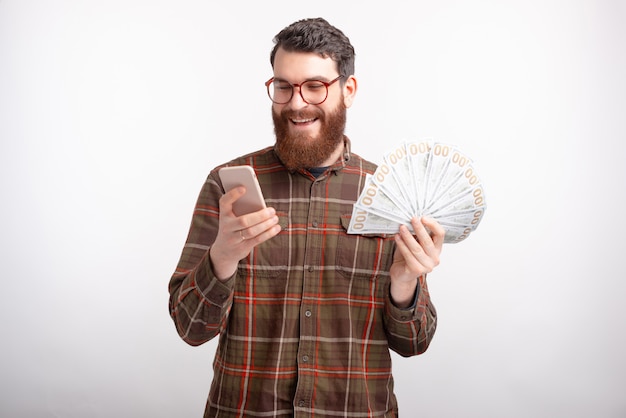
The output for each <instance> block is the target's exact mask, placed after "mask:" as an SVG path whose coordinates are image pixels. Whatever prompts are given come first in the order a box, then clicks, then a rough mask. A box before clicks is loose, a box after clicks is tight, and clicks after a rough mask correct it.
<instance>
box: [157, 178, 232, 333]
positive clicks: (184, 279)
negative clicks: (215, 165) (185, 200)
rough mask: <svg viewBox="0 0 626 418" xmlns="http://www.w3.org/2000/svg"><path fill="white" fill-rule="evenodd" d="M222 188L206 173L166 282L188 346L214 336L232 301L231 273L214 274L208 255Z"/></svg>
mask: <svg viewBox="0 0 626 418" xmlns="http://www.w3.org/2000/svg"><path fill="white" fill-rule="evenodd" d="M221 195H222V191H221V188H220V186H219V185H218V183H217V182H216V181H215V180H214V179H213V178H212V175H209V177H208V179H207V181H206V182H205V184H204V186H203V187H202V190H201V191H200V196H199V197H198V201H197V203H196V206H195V209H194V212H193V216H192V221H191V226H190V229H189V234H188V236H187V240H186V242H185V246H184V248H183V251H182V254H181V257H180V260H179V262H178V265H177V267H176V271H175V272H174V274H173V275H172V277H171V279H170V283H169V294H170V298H169V311H170V316H171V317H172V319H173V320H174V323H175V325H176V330H177V331H178V334H179V335H180V337H181V338H182V339H183V340H184V341H185V342H187V343H188V344H190V345H200V344H203V343H205V342H207V341H209V340H210V339H212V338H213V337H215V336H216V335H217V334H218V333H219V332H220V329H221V328H222V327H223V325H224V324H225V320H226V317H227V316H228V312H229V311H230V306H231V304H232V290H233V284H234V280H235V279H234V275H233V277H231V278H229V279H228V280H226V281H220V280H218V279H217V278H216V277H215V274H214V273H213V269H212V266H211V261H210V258H209V251H210V247H211V244H212V243H213V242H214V240H215V236H216V235H217V228H218V221H219V198H220V197H221Z"/></svg>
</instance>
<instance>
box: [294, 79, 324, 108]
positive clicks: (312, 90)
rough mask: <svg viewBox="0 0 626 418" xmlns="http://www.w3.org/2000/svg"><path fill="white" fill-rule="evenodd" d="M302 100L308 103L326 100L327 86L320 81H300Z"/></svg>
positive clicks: (314, 103) (318, 102)
mask: <svg viewBox="0 0 626 418" xmlns="http://www.w3.org/2000/svg"><path fill="white" fill-rule="evenodd" d="M300 91H301V92H302V97H303V98H304V101H305V102H307V103H309V104H313V105H316V104H320V103H322V102H323V101H324V100H326V96H327V95H328V88H327V87H326V84H324V83H322V82H321V81H315V80H310V81H306V82H304V83H302V86H301V87H300Z"/></svg>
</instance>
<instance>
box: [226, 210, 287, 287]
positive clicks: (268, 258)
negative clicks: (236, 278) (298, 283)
mask: <svg viewBox="0 0 626 418" xmlns="http://www.w3.org/2000/svg"><path fill="white" fill-rule="evenodd" d="M277 215H278V224H279V225H280V227H281V231H280V233H279V234H278V235H276V236H275V237H273V238H270V239H269V240H267V241H265V242H264V243H262V244H259V245H257V246H256V247H254V248H253V249H252V252H251V253H250V255H249V256H248V257H246V258H244V259H243V260H241V261H240V262H239V267H238V270H239V273H240V274H243V275H245V276H249V277H252V276H253V277H258V278H261V277H278V276H280V275H281V274H283V275H284V273H285V272H286V271H287V269H288V268H289V264H290V260H289V235H288V228H289V225H290V220H289V214H287V213H282V212H277Z"/></svg>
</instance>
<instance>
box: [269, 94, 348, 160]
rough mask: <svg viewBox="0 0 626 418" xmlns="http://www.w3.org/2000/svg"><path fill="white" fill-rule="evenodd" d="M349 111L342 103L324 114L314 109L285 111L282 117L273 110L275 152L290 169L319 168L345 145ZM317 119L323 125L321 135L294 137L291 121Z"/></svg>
mask: <svg viewBox="0 0 626 418" xmlns="http://www.w3.org/2000/svg"><path fill="white" fill-rule="evenodd" d="M346 113H347V108H346V107H345V105H344V104H343V102H340V103H339V105H338V106H337V107H336V108H335V110H333V111H331V112H329V113H324V112H323V111H322V110H320V109H318V108H316V107H313V108H312V109H308V110H303V111H293V110H283V111H282V112H281V113H280V114H278V113H276V112H275V111H274V108H272V119H273V120H274V133H275V134H276V145H275V147H274V148H275V150H276V153H277V154H278V157H279V158H280V160H281V161H282V163H283V164H284V165H285V167H287V169H288V170H297V169H307V168H314V167H319V166H320V165H321V164H323V163H324V162H325V161H326V160H327V159H328V158H329V157H330V156H331V155H332V154H333V152H335V150H336V149H337V147H338V146H339V144H341V143H343V138H344V131H345V127H346ZM308 118H317V119H318V120H319V122H321V125H322V126H321V129H320V132H319V135H317V136H311V135H308V134H304V133H299V134H291V133H290V132H289V126H290V125H291V123H292V122H291V120H290V119H308Z"/></svg>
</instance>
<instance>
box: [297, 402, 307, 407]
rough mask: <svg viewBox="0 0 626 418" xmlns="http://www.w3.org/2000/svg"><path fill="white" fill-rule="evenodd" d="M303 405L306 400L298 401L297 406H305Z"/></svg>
mask: <svg viewBox="0 0 626 418" xmlns="http://www.w3.org/2000/svg"><path fill="white" fill-rule="evenodd" d="M305 405H306V402H304V401H300V402H298V406H300V407H303V406H305Z"/></svg>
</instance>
